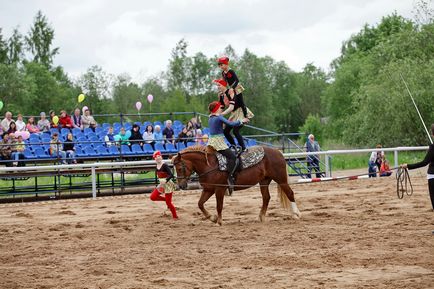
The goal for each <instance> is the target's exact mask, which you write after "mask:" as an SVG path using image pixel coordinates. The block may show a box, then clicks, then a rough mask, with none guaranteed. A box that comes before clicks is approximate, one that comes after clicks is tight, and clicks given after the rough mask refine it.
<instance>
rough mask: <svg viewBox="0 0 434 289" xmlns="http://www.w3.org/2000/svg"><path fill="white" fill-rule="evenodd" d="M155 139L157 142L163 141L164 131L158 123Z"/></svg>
mask: <svg viewBox="0 0 434 289" xmlns="http://www.w3.org/2000/svg"><path fill="white" fill-rule="evenodd" d="M154 141H155V143H163V133H162V132H161V127H160V126H159V125H158V124H157V125H156V126H155V129H154Z"/></svg>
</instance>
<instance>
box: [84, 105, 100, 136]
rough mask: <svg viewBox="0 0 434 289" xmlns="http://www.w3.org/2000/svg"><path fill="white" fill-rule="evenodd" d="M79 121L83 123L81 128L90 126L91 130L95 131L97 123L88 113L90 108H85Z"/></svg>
mask: <svg viewBox="0 0 434 289" xmlns="http://www.w3.org/2000/svg"><path fill="white" fill-rule="evenodd" d="M81 121H82V123H83V128H88V127H90V128H91V129H92V130H93V131H95V128H96V126H97V123H96V121H95V119H94V118H93V116H92V115H91V114H90V110H89V109H86V110H85V111H84V115H83V116H82V117H81Z"/></svg>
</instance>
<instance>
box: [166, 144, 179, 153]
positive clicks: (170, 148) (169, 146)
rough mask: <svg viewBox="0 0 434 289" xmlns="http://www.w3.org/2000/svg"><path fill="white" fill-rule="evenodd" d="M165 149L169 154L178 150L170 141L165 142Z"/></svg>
mask: <svg viewBox="0 0 434 289" xmlns="http://www.w3.org/2000/svg"><path fill="white" fill-rule="evenodd" d="M166 151H167V152H168V153H171V154H173V153H177V152H178V150H177V149H176V147H175V146H174V145H173V144H172V143H166Z"/></svg>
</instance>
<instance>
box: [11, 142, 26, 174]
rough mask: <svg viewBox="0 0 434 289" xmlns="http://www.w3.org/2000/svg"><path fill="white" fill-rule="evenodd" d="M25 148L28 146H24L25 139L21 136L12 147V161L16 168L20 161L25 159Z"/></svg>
mask: <svg viewBox="0 0 434 289" xmlns="http://www.w3.org/2000/svg"><path fill="white" fill-rule="evenodd" d="M25 148H26V145H25V144H24V141H23V137H22V136H21V135H19V136H18V138H17V141H16V142H15V143H14V144H13V146H12V159H13V160H14V162H13V166H14V167H16V166H17V165H18V161H19V160H20V159H24V150H25Z"/></svg>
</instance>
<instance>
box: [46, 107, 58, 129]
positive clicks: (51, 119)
mask: <svg viewBox="0 0 434 289" xmlns="http://www.w3.org/2000/svg"><path fill="white" fill-rule="evenodd" d="M48 114H49V115H50V127H52V128H58V127H59V123H56V124H55V123H54V122H53V118H54V117H55V116H56V112H55V111H54V110H50V111H49V112H48Z"/></svg>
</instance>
